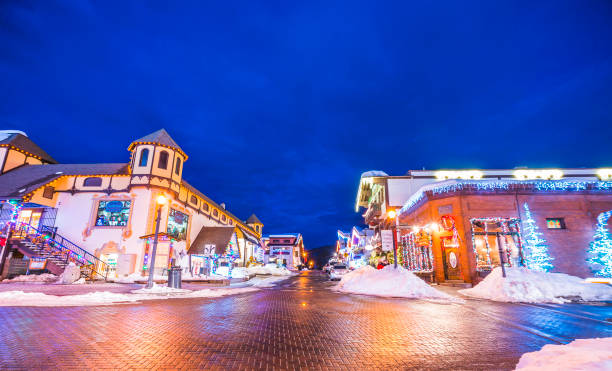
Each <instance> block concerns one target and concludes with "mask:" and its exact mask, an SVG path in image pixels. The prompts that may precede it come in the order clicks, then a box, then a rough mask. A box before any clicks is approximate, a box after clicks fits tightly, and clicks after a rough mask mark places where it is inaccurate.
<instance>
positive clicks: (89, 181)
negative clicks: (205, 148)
mask: <svg viewBox="0 0 612 371" xmlns="http://www.w3.org/2000/svg"><path fill="white" fill-rule="evenodd" d="M101 185H102V178H98V177H95V176H92V177H89V178H85V181H84V182H83V186H84V187H99V186H101Z"/></svg>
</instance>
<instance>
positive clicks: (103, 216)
mask: <svg viewBox="0 0 612 371" xmlns="http://www.w3.org/2000/svg"><path fill="white" fill-rule="evenodd" d="M131 205H132V201H117V200H113V201H100V202H99V203H98V213H97V215H96V227H124V226H126V225H127V223H128V219H129V217H130V206H131Z"/></svg>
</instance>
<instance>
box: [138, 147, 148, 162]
mask: <svg viewBox="0 0 612 371" xmlns="http://www.w3.org/2000/svg"><path fill="white" fill-rule="evenodd" d="M147 162H149V150H148V149H146V148H145V149H143V150H142V151H140V161H138V166H147Z"/></svg>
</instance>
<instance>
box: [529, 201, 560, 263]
mask: <svg viewBox="0 0 612 371" xmlns="http://www.w3.org/2000/svg"><path fill="white" fill-rule="evenodd" d="M523 208H524V209H525V220H524V221H523V224H524V225H525V228H524V233H525V235H524V240H525V244H524V248H525V250H524V254H525V265H526V266H527V268H529V269H532V270H534V271H539V272H548V271H550V270H551V269H553V265H552V264H551V263H550V262H551V260H552V258H551V257H550V255H548V245H546V240H545V239H543V238H541V237H540V236H541V235H542V233H540V232H538V226H537V225H536V222H535V220H533V218H532V216H531V211H530V210H529V205H527V203H524V204H523Z"/></svg>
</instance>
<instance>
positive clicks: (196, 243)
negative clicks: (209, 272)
mask: <svg viewBox="0 0 612 371" xmlns="http://www.w3.org/2000/svg"><path fill="white" fill-rule="evenodd" d="M233 234H234V227H202V229H200V233H198V235H197V237H196V238H195V240H193V242H192V243H191V246H189V250H187V254H194V255H204V256H209V255H213V254H217V255H219V256H221V255H225V252H226V250H227V245H228V244H229V243H230V240H231V239H232V235H233Z"/></svg>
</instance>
